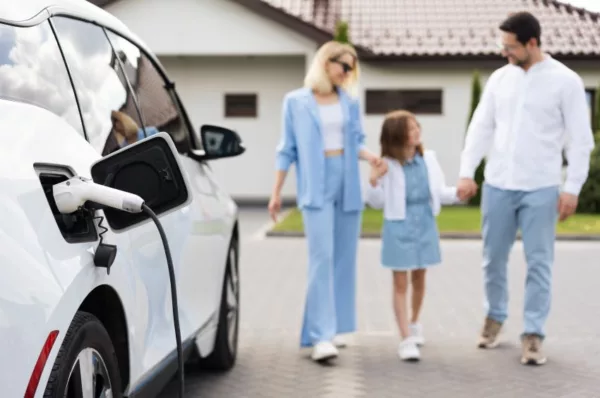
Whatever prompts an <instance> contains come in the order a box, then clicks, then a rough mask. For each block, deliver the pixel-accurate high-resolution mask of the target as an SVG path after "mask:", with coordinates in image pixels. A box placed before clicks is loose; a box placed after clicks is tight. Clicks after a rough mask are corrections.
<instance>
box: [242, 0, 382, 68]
mask: <svg viewBox="0 0 600 398" xmlns="http://www.w3.org/2000/svg"><path fill="white" fill-rule="evenodd" d="M232 1H234V2H236V3H238V4H240V5H242V6H244V7H246V8H248V9H249V10H251V11H254V12H256V13H258V14H259V15H262V16H263V17H266V18H268V19H270V20H272V21H274V22H277V23H279V24H281V25H282V26H285V27H287V28H288V29H291V30H293V31H295V32H297V33H299V34H301V35H303V36H304V37H306V38H308V39H310V40H313V41H314V42H315V44H316V45H317V46H320V45H321V44H323V43H325V42H328V41H330V40H333V34H332V32H329V31H327V30H325V29H321V28H319V27H317V26H315V25H313V24H312V23H310V22H307V21H303V20H302V19H301V18H298V17H296V16H294V15H291V14H288V13H287V12H285V11H284V10H282V9H279V8H277V7H273V6H271V5H269V4H267V3H265V2H264V1H261V0H232ZM353 46H354V48H355V49H356V51H357V53H358V56H359V57H360V58H363V57H369V56H374V55H375V54H373V52H372V51H371V50H369V49H368V48H365V47H363V46H358V45H355V44H353Z"/></svg>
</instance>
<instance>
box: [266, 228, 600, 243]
mask: <svg viewBox="0 0 600 398" xmlns="http://www.w3.org/2000/svg"><path fill="white" fill-rule="evenodd" d="M266 236H267V237H270V238H304V232H295V231H273V230H269V231H267V233H266ZM360 237H361V239H380V238H381V234H380V233H377V232H370V233H369V232H363V233H361V235H360ZM440 238H441V239H448V240H473V239H476V240H481V234H480V233H478V232H443V233H440ZM517 240H521V235H520V234H519V235H517ZM556 240H557V241H600V235H575V234H574V235H565V234H562V235H556Z"/></svg>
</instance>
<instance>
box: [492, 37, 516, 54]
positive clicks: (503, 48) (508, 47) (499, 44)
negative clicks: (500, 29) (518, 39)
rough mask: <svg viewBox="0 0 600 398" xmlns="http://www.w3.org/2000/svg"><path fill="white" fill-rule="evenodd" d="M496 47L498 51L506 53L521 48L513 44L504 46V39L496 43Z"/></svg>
mask: <svg viewBox="0 0 600 398" xmlns="http://www.w3.org/2000/svg"><path fill="white" fill-rule="evenodd" d="M496 46H497V47H498V49H499V50H500V51H504V52H512V51H515V50H517V49H519V47H520V46H519V45H518V44H512V45H508V44H504V43H502V39H500V38H499V39H498V40H497V41H496Z"/></svg>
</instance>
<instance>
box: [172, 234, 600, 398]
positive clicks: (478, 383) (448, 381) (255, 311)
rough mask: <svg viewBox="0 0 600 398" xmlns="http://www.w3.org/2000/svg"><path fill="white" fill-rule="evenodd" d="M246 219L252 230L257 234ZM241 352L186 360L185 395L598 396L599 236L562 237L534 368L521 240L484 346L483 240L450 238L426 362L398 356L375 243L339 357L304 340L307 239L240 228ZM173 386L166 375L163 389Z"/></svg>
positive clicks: (434, 292)
mask: <svg viewBox="0 0 600 398" xmlns="http://www.w3.org/2000/svg"><path fill="white" fill-rule="evenodd" d="M251 233H252V232H251V231H248V236H249V235H250V234H251ZM242 242H243V247H242V262H241V278H242V289H241V294H242V314H241V320H240V327H241V329H240V352H239V357H238V362H237V365H236V367H235V368H234V369H233V370H232V371H231V372H229V373H227V374H223V375H215V374H205V373H200V372H197V371H194V370H189V371H188V372H187V374H186V383H187V388H186V389H187V395H186V396H187V397H189V398H195V397H202V398H212V397H214V398H224V397H227V398H229V397H231V398H242V397H248V398H283V397H286V398H287V397H301V398H338V397H339V398H367V397H368V398H386V397H394V398H397V397H399V396H402V397H403V398H404V397H428V398H433V397H435V398H437V397H439V398H452V397H486V398H505V397H506V398H509V397H510V398H512V397H515V396H529V397H552V398H555V397H565V398H566V397H577V398H585V397H598V396H600V393H598V391H600V379H599V378H598V377H597V375H598V374H600V343H599V341H600V317H598V316H597V314H600V299H599V296H598V293H597V292H598V281H599V280H600V267H599V266H598V254H597V253H598V245H597V244H596V243H593V242H559V243H557V252H556V265H555V267H554V273H555V275H554V290H553V292H554V295H553V300H552V311H551V315H550V319H549V321H548V323H547V333H548V337H547V339H546V344H545V346H544V348H545V350H546V353H547V355H548V358H549V362H548V364H547V365H545V366H543V367H539V368H532V367H524V366H522V365H520V363H519V355H520V344H519V340H518V339H519V333H520V332H521V326H522V306H523V295H524V283H525V270H526V264H525V262H524V258H523V252H522V246H521V243H519V242H517V243H516V244H515V248H514V250H513V252H512V254H511V259H510V265H509V279H510V281H509V283H510V287H509V291H510V303H509V309H510V313H509V320H508V321H507V324H506V328H505V330H504V331H503V344H502V345H501V346H500V347H498V348H497V349H495V350H478V349H477V348H476V347H475V342H476V338H477V333H478V331H479V329H480V327H481V322H482V317H483V314H484V312H483V286H482V269H481V242H480V241H456V240H452V241H444V242H443V243H442V250H443V259H444V262H443V264H442V265H440V266H439V267H437V268H436V269H432V270H431V272H429V274H428V280H427V296H426V298H425V304H424V309H423V316H422V323H423V325H424V328H425V337H426V339H427V341H426V345H425V347H423V348H422V361H421V362H420V363H403V362H401V361H400V360H399V359H398V357H397V354H396V349H397V344H398V338H397V332H396V326H395V324H394V318H393V313H392V309H391V294H392V290H391V288H392V282H391V275H390V274H389V272H387V271H385V270H383V269H381V267H380V266H379V265H378V264H379V251H380V245H379V242H378V241H377V240H373V239H368V240H367V239H365V240H363V241H361V245H360V248H359V269H358V271H357V273H358V287H357V288H358V296H357V311H358V331H357V333H356V335H355V336H354V338H355V344H353V345H352V346H350V347H348V348H345V349H342V350H341V357H340V358H339V360H338V361H337V362H336V365H335V366H331V367H323V366H320V365H317V364H314V363H312V362H311V361H310V359H309V351H307V350H301V349H299V348H298V344H299V329H300V325H301V320H302V310H303V305H304V292H305V281H306V261H307V257H306V253H305V249H306V246H305V242H304V240H302V239H291V238H268V239H264V240H257V239H245V240H244V239H243V240H242ZM176 396H177V384H176V383H175V382H173V383H171V384H170V385H169V386H168V387H167V388H166V389H165V391H164V392H163V393H162V395H161V398H169V397H176Z"/></svg>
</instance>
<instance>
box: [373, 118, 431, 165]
mask: <svg viewBox="0 0 600 398" xmlns="http://www.w3.org/2000/svg"><path fill="white" fill-rule="evenodd" d="M411 119H412V120H414V121H415V122H417V118H416V117H415V115H414V114H413V113H412V112H409V111H407V110H404V109H402V110H398V111H393V112H390V113H388V114H387V115H386V116H385V120H384V121H383V126H382V127H381V135H380V137H379V144H380V145H381V157H388V158H391V159H396V160H397V161H398V162H400V164H404V162H405V161H406V159H405V158H404V154H405V153H406V151H405V149H406V145H407V142H408V122H409V120H411ZM423 152H424V150H423V144H419V145H418V146H417V153H418V154H419V155H421V156H423Z"/></svg>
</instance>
